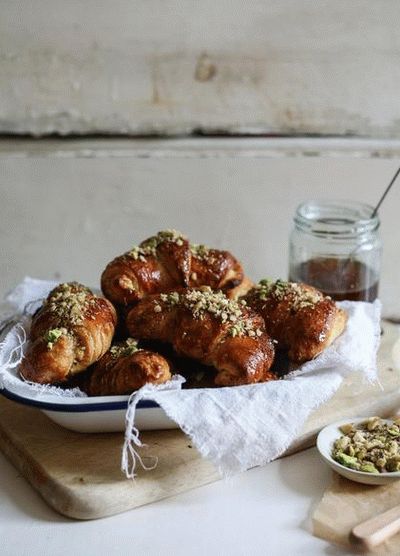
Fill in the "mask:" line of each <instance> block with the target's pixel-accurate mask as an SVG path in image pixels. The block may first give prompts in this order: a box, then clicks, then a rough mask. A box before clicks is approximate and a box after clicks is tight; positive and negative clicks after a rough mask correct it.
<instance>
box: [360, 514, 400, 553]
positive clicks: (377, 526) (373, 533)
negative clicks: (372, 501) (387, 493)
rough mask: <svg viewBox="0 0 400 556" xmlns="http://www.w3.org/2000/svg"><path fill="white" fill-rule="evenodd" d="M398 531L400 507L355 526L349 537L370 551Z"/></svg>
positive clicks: (399, 527) (399, 526) (399, 529)
mask: <svg viewBox="0 0 400 556" xmlns="http://www.w3.org/2000/svg"><path fill="white" fill-rule="evenodd" d="M399 531H400V505H399V506H394V508H391V509H390V510H387V511H386V512H383V513H381V514H379V515H376V516H374V517H371V518H370V519H368V520H367V521H363V522H362V523H360V524H359V525H356V526H355V527H354V528H353V530H352V532H351V537H352V540H355V541H357V542H358V543H360V544H361V545H363V546H364V547H365V548H367V549H370V548H373V547H374V546H377V545H378V544H380V543H382V542H383V541H386V540H387V539H388V538H389V537H392V536H393V535H395V534H396V533H398V532H399Z"/></svg>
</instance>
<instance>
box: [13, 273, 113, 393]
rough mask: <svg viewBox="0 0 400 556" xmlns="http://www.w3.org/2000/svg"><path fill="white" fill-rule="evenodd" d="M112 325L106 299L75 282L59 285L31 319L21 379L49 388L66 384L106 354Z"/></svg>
mask: <svg viewBox="0 0 400 556" xmlns="http://www.w3.org/2000/svg"><path fill="white" fill-rule="evenodd" d="M116 323H117V316H116V312H115V309H114V307H113V305H112V304H111V303H110V302H109V301H108V300H107V299H103V298H101V297H97V296H96V295H94V294H93V293H92V292H91V291H90V290H89V288H86V287H85V286H82V285H81V284H78V283H76V282H70V283H65V284H60V285H59V286H57V287H56V288H55V289H53V290H52V291H51V292H50V294H49V296H48V297H47V299H46V301H45V302H44V304H43V306H42V307H41V309H40V310H39V311H38V312H37V313H36V314H35V316H34V317H33V319H32V324H31V330H30V338H29V339H30V342H29V344H28V349H27V352H26V354H25V357H24V359H23V360H22V363H21V374H22V376H23V377H24V378H25V379H26V380H30V381H33V382H39V383H50V384H52V383H57V382H63V381H65V380H68V379H69V378H70V377H71V376H73V375H75V374H76V373H79V372H80V371H82V370H84V369H86V368H87V367H88V366H89V365H91V364H92V363H94V362H95V361H97V360H98V359H100V357H101V356H102V355H103V354H104V353H105V352H106V351H107V350H108V348H109V347H110V345H111V341H112V338H113V334H114V330H115V326H116Z"/></svg>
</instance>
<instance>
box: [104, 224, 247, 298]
mask: <svg viewBox="0 0 400 556" xmlns="http://www.w3.org/2000/svg"><path fill="white" fill-rule="evenodd" d="M242 280H243V269H242V266H241V264H240V263H239V262H238V261H237V260H236V259H235V258H234V257H233V256H232V255H231V254H230V253H228V251H219V250H217V249H209V248H208V247H205V246H204V245H194V244H190V243H189V241H188V240H187V238H185V237H184V236H183V235H182V234H180V233H179V232H177V231H175V230H167V231H163V232H159V233H158V234H157V235H156V236H154V237H151V238H149V239H147V240H146V241H143V242H142V243H141V244H140V245H139V247H134V248H133V249H132V250H131V251H128V252H127V253H125V254H124V255H121V256H119V257H117V258H116V259H114V260H113V261H112V262H110V263H109V264H108V265H107V267H106V269H105V270H104V272H103V274H102V277H101V288H102V290H103V293H104V295H105V296H106V297H107V298H108V299H110V300H111V301H112V302H113V303H115V304H116V305H120V306H121V305H125V306H126V305H130V304H132V303H134V302H136V301H138V300H139V299H142V298H143V297H145V296H146V295H149V294H155V293H161V292H166V291H169V290H174V289H177V288H180V287H198V286H201V285H208V286H210V287H211V288H212V289H222V290H224V291H228V290H229V289H231V288H234V287H236V286H238V285H239V284H240V283H241V282H242Z"/></svg>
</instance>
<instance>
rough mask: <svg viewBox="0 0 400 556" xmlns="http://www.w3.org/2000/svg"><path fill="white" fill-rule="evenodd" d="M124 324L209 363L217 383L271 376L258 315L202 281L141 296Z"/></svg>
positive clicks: (270, 354)
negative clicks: (197, 286) (194, 286)
mask: <svg viewBox="0 0 400 556" xmlns="http://www.w3.org/2000/svg"><path fill="white" fill-rule="evenodd" d="M127 327H128V330H129V332H130V334H131V335H132V336H134V337H137V338H141V339H147V340H160V341H162V342H166V343H169V344H172V346H173V348H174V350H175V351H176V353H177V354H178V355H183V356H186V357H191V358H193V359H196V360H198V361H200V362H201V363H204V364H205V365H209V366H214V367H215V369H216V370H217V375H216V378H215V384H216V385H219V386H235V385H240V384H251V383H256V382H265V381H268V380H272V379H275V378H276V377H275V375H274V374H273V373H271V372H270V370H269V369H270V367H271V365H272V362H273V359H274V346H273V342H272V340H271V339H270V337H269V336H268V334H267V333H266V331H265V326H264V321H263V319H262V318H261V317H260V316H259V315H257V314H256V313H254V312H253V311H252V310H250V309H248V308H247V307H246V306H245V304H244V303H238V302H236V301H233V300H229V299H228V298H227V297H226V296H225V295H224V294H223V293H222V292H214V291H212V290H211V288H209V287H207V286H203V287H202V288H201V289H198V290H196V289H187V290H183V291H179V292H178V291H176V292H170V293H168V294H158V295H151V296H148V297H146V298H145V299H143V300H141V301H140V302H139V303H138V304H137V305H135V306H134V307H133V308H132V309H131V311H130V312H129V313H128V317H127Z"/></svg>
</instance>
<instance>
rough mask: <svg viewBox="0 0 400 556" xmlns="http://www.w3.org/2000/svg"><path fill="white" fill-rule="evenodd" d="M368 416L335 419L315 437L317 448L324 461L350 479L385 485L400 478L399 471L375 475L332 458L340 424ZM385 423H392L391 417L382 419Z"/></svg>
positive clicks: (358, 420)
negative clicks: (346, 465)
mask: <svg viewBox="0 0 400 556" xmlns="http://www.w3.org/2000/svg"><path fill="white" fill-rule="evenodd" d="M367 419H368V417H357V418H356V419H343V420H342V421H337V422H336V423H332V424H331V425H328V426H327V427H325V428H323V429H322V430H321V432H320V433H319V435H318V437H317V448H318V451H319V453H320V454H321V456H322V458H323V459H324V460H325V461H326V463H327V464H328V465H329V466H330V467H332V469H333V470H334V471H336V473H339V475H342V476H343V477H346V479H350V480H351V481H356V482H357V483H364V484H366V485H386V484H388V483H391V482H393V481H397V480H398V479H400V471H393V472H390V473H380V474H379V475H375V474H374V473H366V472H365V471H356V470H355V469H350V468H349V467H345V466H344V465H341V464H340V463H338V462H337V461H335V460H334V459H333V458H332V448H333V444H334V442H335V440H337V439H338V438H339V437H340V436H342V434H343V433H342V432H341V431H340V428H339V427H341V426H342V425H345V424H347V423H354V424H355V425H358V424H359V423H363V422H364V421H366V420H367ZM382 421H384V422H385V423H392V422H393V421H392V420H391V419H382Z"/></svg>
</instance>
